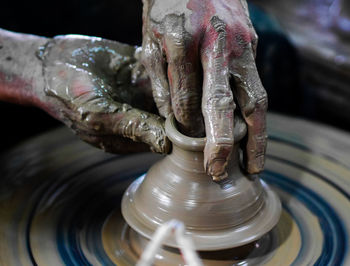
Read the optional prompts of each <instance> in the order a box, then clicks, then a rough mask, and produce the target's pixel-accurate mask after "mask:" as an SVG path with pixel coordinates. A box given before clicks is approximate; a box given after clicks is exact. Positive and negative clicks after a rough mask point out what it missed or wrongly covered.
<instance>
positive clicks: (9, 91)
mask: <svg viewBox="0 0 350 266" xmlns="http://www.w3.org/2000/svg"><path fill="white" fill-rule="evenodd" d="M47 41H48V39H47V38H43V37H39V36H34V35H29V34H20V33H14V32H9V31H6V30H2V29H0V100H1V101H8V102H13V103H18V104H25V105H36V106H40V107H44V106H43V104H44V100H43V97H44V78H43V74H42V63H41V61H40V59H39V57H38V56H37V53H38V51H39V47H41V46H43V45H45V43H47Z"/></svg>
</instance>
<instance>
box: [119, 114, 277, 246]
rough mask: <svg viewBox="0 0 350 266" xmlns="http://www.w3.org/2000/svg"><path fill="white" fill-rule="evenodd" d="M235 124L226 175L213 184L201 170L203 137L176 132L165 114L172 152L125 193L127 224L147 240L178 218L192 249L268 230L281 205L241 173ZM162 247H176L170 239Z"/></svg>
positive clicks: (238, 241)
mask: <svg viewBox="0 0 350 266" xmlns="http://www.w3.org/2000/svg"><path fill="white" fill-rule="evenodd" d="M235 124H236V127H235V132H234V139H235V146H234V149H233V154H232V156H231V160H230V161H229V162H228V167H227V169H228V177H227V179H225V180H223V181H221V182H219V183H216V182H213V181H212V178H211V177H210V176H208V175H207V174H206V173H205V170H204V165H203V161H204V154H203V150H204V146H205V139H204V138H191V137H187V136H185V135H183V134H181V133H180V132H179V131H178V130H177V126H176V121H175V118H174V116H173V115H171V116H169V118H168V119H167V120H166V122H165V129H166V132H167V135H168V137H169V139H170V141H171V142H172V144H173V149H172V152H171V154H170V155H167V156H166V157H165V158H164V159H162V160H161V161H160V162H158V163H156V164H155V165H154V166H152V167H151V169H150V170H149V171H148V173H147V175H146V176H145V177H141V178H140V179H138V180H136V181H135V182H134V183H133V184H132V185H131V186H130V187H129V188H128V190H127V191H126V193H125V196H124V198H123V201H122V213H123V216H124V218H125V219H126V221H127V222H128V224H129V225H130V226H131V227H132V228H133V229H134V230H136V231H137V232H138V233H140V234H141V235H143V236H145V237H147V238H149V239H150V238H152V235H153V234H154V232H155V230H156V229H157V228H158V226H159V225H161V224H163V223H164V222H167V221H169V220H171V219H178V220H180V221H183V222H184V224H185V225H186V228H187V231H186V233H187V234H189V235H191V237H192V239H193V241H194V244H195V247H196V249H197V250H219V249H225V248H233V247H238V246H242V245H244V244H248V243H250V242H252V241H254V240H257V239H259V238H260V237H262V236H263V235H264V234H266V233H267V232H268V231H270V230H271V229H272V228H273V227H274V226H275V225H276V224H277V222H278V220H279V217H280V213H281V204H280V201H279V199H278V197H277V196H276V195H275V193H274V192H272V191H271V189H270V188H269V187H268V185H267V184H265V183H262V182H261V180H260V179H259V178H258V177H248V176H245V175H244V174H243V173H242V171H241V168H240V163H239V144H240V141H241V139H242V138H243V137H244V136H245V134H246V127H245V124H244V122H242V120H240V119H239V118H238V117H237V118H236V123H235ZM165 243H166V245H168V246H172V247H177V245H176V243H175V241H174V239H168V240H166V241H165Z"/></svg>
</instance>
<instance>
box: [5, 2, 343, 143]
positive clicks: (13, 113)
mask: <svg viewBox="0 0 350 266" xmlns="http://www.w3.org/2000/svg"><path fill="white" fill-rule="evenodd" d="M250 9H251V16H252V19H253V23H254V25H255V26H256V29H257V33H258V35H259V47H258V53H257V54H258V56H257V65H258V70H259V73H260V75H261V78H262V81H263V84H264V86H265V88H266V90H267V91H268V94H269V110H271V111H275V112H280V113H284V114H288V115H293V116H301V117H304V118H308V119H313V120H317V121H321V122H324V123H329V124H331V125H334V126H336V127H339V128H342V129H346V130H349V129H350V126H349V123H344V120H343V119H342V118H340V117H339V116H337V115H336V113H337V112H335V114H330V113H329V112H326V111H324V110H323V109H322V108H319V107H318V106H317V105H318V103H317V101H316V100H315V96H314V95H313V93H312V90H310V89H308V87H307V85H305V84H302V82H300V69H301V65H302V64H303V63H302V62H301V60H299V57H298V53H297V52H296V49H295V48H294V47H293V45H292V44H291V42H290V41H289V40H288V38H287V36H286V35H285V34H284V33H283V31H282V30H281V29H280V28H279V27H278V25H276V22H274V21H273V20H270V18H269V15H268V14H266V13H265V12H264V11H263V10H262V9H260V8H257V7H256V6H253V5H251V6H250ZM1 11H2V12H1V16H0V28H3V29H7V30H11V31H16V32H23V33H31V34H36V35H42V36H47V37H52V36H55V35H59V34H70V33H74V34H84V35H91V36H99V37H103V38H107V39H111V40H117V41H120V42H124V43H128V44H133V45H140V44H141V39H142V34H141V27H142V3H141V0H128V1H122V0H86V1H78V0H69V1H68V0H60V1H56V0H52V1H35V0H33V1H23V2H21V1H3V3H2V4H1ZM0 111H1V114H2V126H1V131H0V135H1V138H0V139H1V140H2V141H1V143H0V149H1V150H4V149H6V148H9V147H11V146H13V145H16V144H17V143H19V142H20V141H22V140H24V139H26V138H28V137H30V136H33V135H36V134H38V133H40V132H43V131H45V130H48V129H51V128H53V127H56V126H59V125H60V123H59V122H57V121H55V120H54V119H52V118H51V117H49V116H48V115H47V114H46V113H44V112H43V111H41V110H38V109H35V108H31V107H23V106H16V105H12V104H8V103H0Z"/></svg>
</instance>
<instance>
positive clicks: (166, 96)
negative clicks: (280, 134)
mask: <svg viewBox="0 0 350 266" xmlns="http://www.w3.org/2000/svg"><path fill="white" fill-rule="evenodd" d="M143 2H144V14H143V16H144V25H143V57H142V58H143V64H144V65H145V67H146V69H147V72H148V74H149V76H150V78H151V82H152V88H153V95H154V98H155V101H156V104H157V106H158V109H159V111H160V114H161V115H163V116H164V117H166V116H167V115H168V114H169V113H170V112H174V114H175V117H176V119H177V121H178V122H179V125H180V130H182V131H183V132H184V133H186V134H188V135H191V136H198V135H199V134H200V133H202V132H203V131H204V130H203V118H202V115H201V114H202V113H203V116H204V124H205V132H206V137H207V143H206V147H205V153H204V155H205V162H204V165H205V167H206V171H207V173H208V174H210V175H211V176H213V178H214V180H221V179H224V178H225V177H226V176H227V173H226V169H225V168H226V165H227V161H228V159H229V157H230V154H231V151H232V147H233V142H234V139H233V128H234V123H233V121H234V119H233V115H234V110H235V107H236V105H235V102H234V100H235V101H236V103H237V104H238V106H239V111H240V112H241V115H242V116H243V118H244V119H245V122H246V124H247V127H248V137H247V141H246V146H245V149H244V154H245V156H244V157H245V166H246V170H247V172H248V173H250V174H255V173H259V172H260V171H262V170H263V167H264V154H265V148H266V130H265V114H266V109H267V95H266V92H265V90H264V88H263V86H262V84H261V81H260V78H259V76H258V72H257V69H256V66H255V50H256V44H257V35H256V33H255V31H254V29H253V27H252V24H251V22H250V19H249V14H248V9H247V3H246V2H245V0H189V1H188V0H176V1H174V0H143ZM202 72H203V73H202ZM201 87H202V89H201ZM201 111H202V112H201Z"/></svg>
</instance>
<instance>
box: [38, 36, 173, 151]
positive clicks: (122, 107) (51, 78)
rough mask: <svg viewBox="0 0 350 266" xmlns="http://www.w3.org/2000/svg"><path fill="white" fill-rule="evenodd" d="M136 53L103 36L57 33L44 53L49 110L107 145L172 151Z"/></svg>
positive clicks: (87, 138) (108, 148)
mask: <svg viewBox="0 0 350 266" xmlns="http://www.w3.org/2000/svg"><path fill="white" fill-rule="evenodd" d="M134 54H135V48H134V47H132V46H128V45H124V44H120V43H117V42H113V41H108V40H104V39H100V38H91V37H83V36H59V37H56V38H54V39H52V40H51V41H49V42H48V43H47V44H46V45H45V46H44V47H43V48H42V51H41V54H40V57H41V59H42V61H43V74H44V79H45V94H46V96H47V98H48V99H49V100H48V103H47V105H48V107H46V110H48V111H49V112H50V113H51V114H53V115H54V116H56V117H57V118H58V119H60V120H61V121H63V122H64V123H65V124H66V125H68V126H69V127H71V128H72V129H73V130H74V131H75V132H76V133H77V135H78V136H79V137H80V138H82V139H83V140H85V141H86V142H88V143H90V144H93V145H94V146H97V147H100V148H102V149H104V150H106V151H109V152H114V153H121V152H122V153H124V152H132V151H144V150H147V149H148V150H149V148H151V150H153V151H156V152H161V153H166V152H168V151H169V141H168V139H167V137H166V135H165V131H164V119H163V118H161V117H159V116H158V115H156V114H153V113H151V111H152V107H153V110H155V111H156V108H155V106H154V101H153V97H152V92H151V90H150V89H149V88H150V85H149V82H148V79H147V78H146V77H142V75H141V74H140V73H137V60H136V58H135V56H134ZM136 108H139V109H136ZM147 111H148V112H147ZM135 141H136V142H135ZM145 144H147V145H145Z"/></svg>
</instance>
